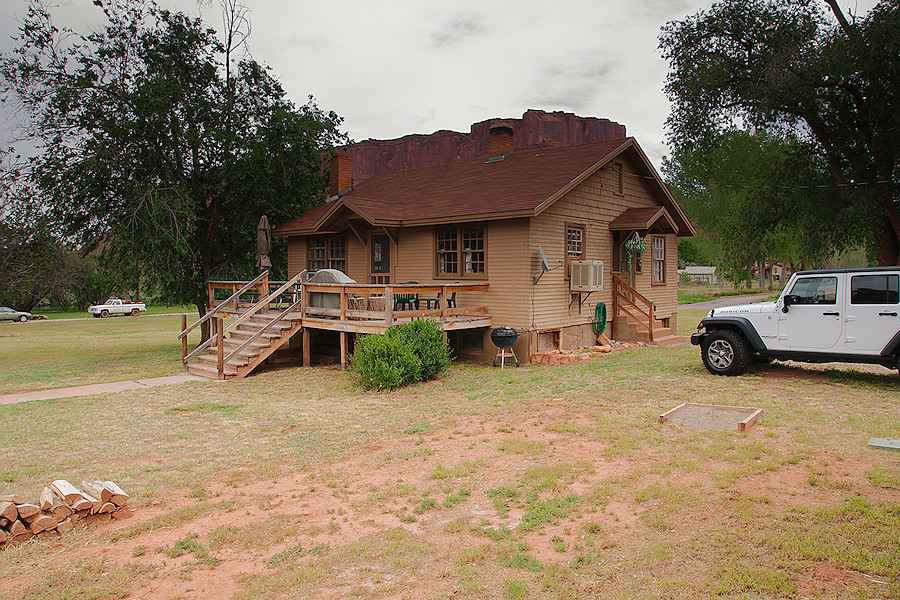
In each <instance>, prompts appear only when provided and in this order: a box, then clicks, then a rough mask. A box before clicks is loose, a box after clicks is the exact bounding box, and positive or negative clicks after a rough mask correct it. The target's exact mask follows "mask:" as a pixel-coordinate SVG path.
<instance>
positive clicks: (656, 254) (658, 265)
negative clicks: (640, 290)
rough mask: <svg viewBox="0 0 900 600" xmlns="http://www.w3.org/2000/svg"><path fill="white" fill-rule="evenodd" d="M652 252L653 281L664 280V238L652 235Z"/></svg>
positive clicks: (657, 282) (661, 281) (658, 282)
mask: <svg viewBox="0 0 900 600" xmlns="http://www.w3.org/2000/svg"><path fill="white" fill-rule="evenodd" d="M651 244H652V252H653V283H656V284H660V283H665V282H666V238H664V237H662V236H653V237H652V238H651Z"/></svg>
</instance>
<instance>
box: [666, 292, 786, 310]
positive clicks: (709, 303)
mask: <svg viewBox="0 0 900 600" xmlns="http://www.w3.org/2000/svg"><path fill="white" fill-rule="evenodd" d="M773 293H774V292H768V293H765V294H746V295H743V296H723V297H721V298H716V299H714V300H704V301H703V302H695V303H693V304H679V305H678V309H679V310H681V309H684V308H688V309H694V308H696V309H699V310H709V309H711V308H722V307H723V306H736V305H738V304H752V303H753V302H759V301H760V300H764V299H766V298H770V297H771V296H772V294H773Z"/></svg>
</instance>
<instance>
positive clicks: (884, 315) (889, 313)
mask: <svg viewBox="0 0 900 600" xmlns="http://www.w3.org/2000/svg"><path fill="white" fill-rule="evenodd" d="M878 316H879V317H896V316H897V313H895V312H880V313H878Z"/></svg>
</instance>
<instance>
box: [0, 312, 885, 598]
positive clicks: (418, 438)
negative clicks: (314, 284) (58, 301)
mask: <svg viewBox="0 0 900 600" xmlns="http://www.w3.org/2000/svg"><path fill="white" fill-rule="evenodd" d="M704 313H705V311H682V312H681V313H680V314H679V324H680V328H679V329H680V330H681V333H687V332H690V331H692V330H693V328H694V325H695V324H696V322H697V320H699V318H700V317H702V315H703V314H704ZM166 319H167V318H165V317H158V318H157V319H154V321H164V320H166ZM150 321H151V319H147V320H141V319H136V320H134V321H133V322H130V323H129V322H128V320H126V319H119V320H106V321H99V320H98V321H96V322H93V321H92V322H88V323H87V325H101V326H104V327H112V326H118V327H139V326H140V325H141V324H142V323H145V322H146V323H149V322H150ZM113 324H117V325H113ZM59 325H63V324H59ZM65 325H66V326H67V327H71V328H72V329H71V330H68V329H67V330H65V332H63V331H62V330H59V331H58V333H59V337H61V338H63V337H64V338H65V339H66V340H67V341H66V343H67V344H68V343H69V340H76V341H77V340H79V339H80V337H81V336H85V337H93V338H94V341H95V343H97V344H101V343H111V342H103V341H102V340H103V339H104V338H105V337H106V336H100V335H97V333H98V332H101V333H102V332H110V334H111V335H110V337H128V336H127V335H125V332H126V331H130V330H127V329H126V330H119V329H115V330H113V329H108V330H103V329H101V330H97V329H93V330H91V329H83V326H84V324H82V323H74V322H72V323H68V324H65ZM147 326H148V327H149V325H147ZM176 330H177V322H176V321H174V320H173V321H172V323H171V324H170V325H169V326H165V327H163V326H162V325H161V326H160V329H159V330H158V331H157V334H156V337H157V338H164V339H163V340H162V341H161V342H160V345H159V347H157V346H156V345H155V344H154V343H152V342H151V341H150V340H152V339H154V335H153V333H152V332H150V331H135V332H134V333H130V334H128V335H132V336H133V337H132V338H131V339H132V340H133V342H132V344H131V356H130V360H129V361H128V362H129V363H131V364H132V368H134V369H136V370H147V371H149V370H153V369H155V368H157V367H155V366H151V365H153V364H155V362H156V361H157V360H161V359H162V354H163V350H162V348H163V347H165V346H167V345H168V346H170V347H171V348H172V349H173V350H172V355H171V356H170V357H169V360H170V361H173V362H174V363H175V365H176V369H175V370H176V371H177V363H178V357H179V354H178V346H177V344H174V342H170V341H166V340H170V339H174V332H175V331H176ZM92 331H93V336H91V332H92ZM163 331H165V332H173V333H172V334H171V335H170V334H169V333H166V335H165V336H163V335H162V332H163ZM3 335H6V328H3ZM13 339H15V338H13ZM6 341H8V340H7V339H4V342H6ZM2 346H3V347H4V348H3V350H2V351H3V352H6V350H5V346H6V344H5V343H3V344H2ZM21 347H22V348H24V347H25V345H24V344H23V345H22V346H21ZM145 347H146V348H145ZM157 353H158V354H157ZM3 360H6V357H5V356H4V357H3ZM59 360H63V359H62V358H60V359H59ZM169 364H171V363H169ZM57 368H58V369H59V375H58V376H60V377H66V376H67V371H68V370H72V369H73V368H78V369H85V367H84V366H83V365H79V366H77V367H68V368H66V367H64V366H63V367H57ZM51 380H52V377H51V376H50V375H47V376H46V377H44V378H43V381H51ZM898 389H900V382H898V376H897V374H896V372H889V371H888V370H887V369H883V370H880V371H872V372H860V371H844V370H834V369H827V368H821V367H809V368H807V367H803V368H798V367H792V366H787V365H779V364H776V365H774V366H771V367H767V368H760V369H757V370H754V371H751V372H750V373H749V374H747V375H746V376H743V377H738V378H722V377H715V376H712V375H710V374H708V373H707V372H706V371H705V369H704V368H703V366H702V365H701V363H700V359H699V352H698V350H697V349H696V348H694V347H692V346H690V345H688V344H684V345H681V346H675V347H670V348H658V347H647V348H637V349H632V350H628V351H623V352H618V353H613V354H610V355H605V356H602V357H599V358H596V359H593V360H591V361H586V362H582V363H578V364H574V365H570V366H565V367H532V366H523V367H522V368H519V369H505V370H503V371H502V372H501V371H500V370H499V369H494V368H491V367H490V366H487V365H484V364H480V363H464V364H454V365H453V366H452V367H451V369H450V370H449V372H447V373H446V374H445V375H444V376H442V377H441V378H440V379H438V380H435V381H430V382H426V383H423V384H419V385H416V386H411V387H407V388H403V389H401V390H397V391H395V392H391V393H379V394H374V393H367V392H364V391H361V390H360V389H358V388H357V387H356V386H355V384H354V382H353V380H352V378H351V376H350V375H349V374H347V373H343V372H341V371H339V370H337V369H334V368H328V367H317V368H311V369H310V368H307V369H304V368H284V369H278V370H269V371H263V372H260V373H258V374H256V375H254V376H252V377H249V378H247V379H245V380H242V381H229V382H226V383H220V382H212V381H211V382H204V383H189V384H185V385H180V386H171V387H163V388H152V389H145V390H133V391H128V392H122V393H116V394H109V395H104V396H93V397H84V398H74V399H67V400H58V401H44V402H30V403H24V404H18V405H8V406H0V421H2V423H3V424H4V427H3V428H2V429H0V494H4V493H14V492H15V493H21V494H24V495H26V496H28V497H29V498H35V499H36V498H37V496H38V494H39V493H40V490H41V488H42V487H43V486H44V485H46V484H47V483H48V482H50V481H52V480H54V479H57V478H67V479H69V480H70V481H73V482H75V483H77V482H79V481H80V480H81V479H88V478H96V477H102V478H107V479H112V480H115V481H117V482H119V484H120V485H121V486H122V487H123V488H124V489H125V490H126V491H128V492H129V493H131V494H132V505H133V506H134V508H135V516H134V517H133V518H132V519H129V520H126V521H120V522H113V523H109V524H105V525H101V526H91V527H87V528H83V529H78V530H75V531H73V532H71V533H69V534H67V535H66V536H64V537H62V538H59V539H55V540H43V541H32V542H28V543H26V544H22V545H20V546H17V547H14V548H9V549H7V550H6V551H3V552H0V597H3V598H7V597H8V598H14V599H26V598H27V599H32V598H48V599H49V598H87V597H90V598H96V599H112V598H124V597H147V598H166V599H169V598H212V597H216V598H238V599H263V598H265V599H268V598H320V597H327V598H372V599H376V598H423V599H444V598H447V599H449V598H496V599H509V598H528V599H531V598H541V599H543V598H547V599H568V598H622V599H625V598H628V599H631V598H647V599H650V598H692V599H705V598H813V597H815V598H848V599H849V598H900V453H892V452H883V451H877V450H872V449H869V448H868V446H867V441H868V440H869V439H870V438H872V437H887V438H891V437H893V438H898V437H900V418H898V414H900V393H898ZM687 401H692V402H705V403H716V404H733V405H741V406H753V407H761V408H763V409H764V410H765V411H766V414H765V416H764V417H762V418H761V419H760V421H759V422H758V424H757V425H756V427H754V428H753V429H752V430H751V431H750V432H748V433H746V434H740V433H737V432H736V431H696V430H691V429H686V428H684V427H681V426H679V425H677V424H673V423H669V424H660V423H659V422H658V415H659V414H661V413H662V412H665V411H666V410H668V409H670V408H672V407H674V406H676V405H678V404H680V403H682V402H687Z"/></svg>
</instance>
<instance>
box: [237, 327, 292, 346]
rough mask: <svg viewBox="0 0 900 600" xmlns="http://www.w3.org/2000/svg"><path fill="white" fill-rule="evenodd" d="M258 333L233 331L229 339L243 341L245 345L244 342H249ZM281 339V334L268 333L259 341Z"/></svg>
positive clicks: (260, 337) (259, 338)
mask: <svg viewBox="0 0 900 600" xmlns="http://www.w3.org/2000/svg"><path fill="white" fill-rule="evenodd" d="M256 333H257V332H256V331H242V330H240V329H237V330H236V331H232V332H231V334H230V336H229V338H228V339H230V340H241V343H243V341H244V340H249V339H250V338H252V337H253V336H254V335H256ZM280 337H281V334H280V333H269V332H268V331H267V332H265V333H264V334H262V335H260V336H259V337H258V338H256V339H257V340H277V339H279V338H280Z"/></svg>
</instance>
